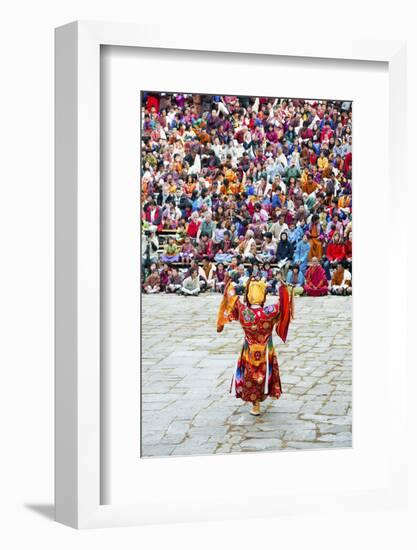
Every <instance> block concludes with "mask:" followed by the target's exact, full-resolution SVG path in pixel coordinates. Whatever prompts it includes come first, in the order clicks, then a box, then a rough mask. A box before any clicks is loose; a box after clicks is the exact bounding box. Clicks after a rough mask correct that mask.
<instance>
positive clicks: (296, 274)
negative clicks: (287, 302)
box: [287, 265, 305, 296]
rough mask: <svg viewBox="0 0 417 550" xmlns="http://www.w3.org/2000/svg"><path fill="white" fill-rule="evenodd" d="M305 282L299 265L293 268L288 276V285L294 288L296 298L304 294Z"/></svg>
mask: <svg viewBox="0 0 417 550" xmlns="http://www.w3.org/2000/svg"><path fill="white" fill-rule="evenodd" d="M304 281H305V279H304V275H303V274H302V272H301V271H300V268H299V267H298V265H294V266H292V268H291V269H290V270H289V271H288V274H287V283H288V284H290V285H292V286H293V287H294V288H293V294H294V295H295V296H301V295H302V294H304Z"/></svg>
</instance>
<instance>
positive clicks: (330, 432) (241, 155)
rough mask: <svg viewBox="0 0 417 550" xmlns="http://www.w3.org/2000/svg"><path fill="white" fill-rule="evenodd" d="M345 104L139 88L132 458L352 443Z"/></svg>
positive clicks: (348, 105)
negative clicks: (136, 399)
mask: <svg viewBox="0 0 417 550" xmlns="http://www.w3.org/2000/svg"><path fill="white" fill-rule="evenodd" d="M352 104H353V102H352V101H351V100H349V99H348V98H344V99H323V98H316V99H315V98H288V97H280V96H276V97H261V96H250V95H248V96H242V95H212V94H204V93H194V92H192V91H188V92H183V91H182V92H172V91H154V90H152V91H151V90H149V91H148V90H147V91H144V90H142V91H138V110H139V111H140V118H139V117H138V124H140V128H138V130H140V193H139V200H140V213H141V223H140V227H141V229H140V230H141V250H140V262H141V280H140V281H139V282H138V283H139V284H140V293H141V331H140V339H141V357H140V364H139V368H140V380H141V392H140V393H141V395H140V400H141V419H140V422H141V441H140V442H139V446H140V457H141V458H152V457H173V456H199V455H217V454H229V453H246V452H270V451H290V450H292V451H296V450H314V449H320V450H324V449H329V450H331V449H337V448H349V447H351V446H352V289H353V278H352V141H353V138H352V126H353V124H352V122H353V115H352Z"/></svg>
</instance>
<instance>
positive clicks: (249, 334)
mask: <svg viewBox="0 0 417 550" xmlns="http://www.w3.org/2000/svg"><path fill="white" fill-rule="evenodd" d="M291 309H292V296H290V294H289V292H288V289H287V287H285V286H282V285H281V286H280V288H279V303H277V304H274V305H268V306H263V307H261V306H259V307H256V306H246V305H244V304H242V302H240V300H239V297H238V296H237V295H236V293H235V290H234V287H233V285H232V284H231V283H230V282H229V283H228V284H227V286H226V288H225V292H224V297H223V301H222V303H221V305H220V310H219V316H218V320H217V331H218V332H221V331H222V330H223V327H224V325H225V324H226V323H229V322H231V321H233V320H236V321H239V322H240V324H241V326H242V329H243V331H244V333H245V338H244V342H243V346H242V350H241V352H240V355H239V358H238V361H237V366H236V371H235V374H234V377H233V379H232V387H234V388H235V391H236V397H237V398H238V399H243V401H251V402H255V401H263V400H264V399H266V398H267V397H268V396H269V397H273V398H275V399H279V397H280V396H281V394H282V386H281V379H280V375H279V367H278V359H277V355H276V353H275V348H274V344H273V341H272V331H273V330H274V328H275V330H276V332H277V334H278V336H279V337H280V338H281V339H282V341H283V342H285V341H286V339H287V333H288V327H289V323H290V318H291ZM267 371H268V374H267V376H268V378H267V379H266V373H267Z"/></svg>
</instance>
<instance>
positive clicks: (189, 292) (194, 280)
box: [181, 268, 200, 296]
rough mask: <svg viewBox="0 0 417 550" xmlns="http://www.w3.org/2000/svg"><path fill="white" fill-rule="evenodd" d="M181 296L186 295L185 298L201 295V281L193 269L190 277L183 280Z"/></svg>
mask: <svg viewBox="0 0 417 550" xmlns="http://www.w3.org/2000/svg"><path fill="white" fill-rule="evenodd" d="M181 294H184V296H198V295H199V294H200V280H199V278H198V273H197V270H196V269H194V268H193V269H191V271H190V276H189V277H187V278H186V279H184V280H183V282H182V287H181Z"/></svg>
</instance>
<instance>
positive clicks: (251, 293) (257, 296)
mask: <svg viewBox="0 0 417 550" xmlns="http://www.w3.org/2000/svg"><path fill="white" fill-rule="evenodd" d="M265 296H266V283H265V281H262V280H261V281H256V280H254V279H249V281H248V283H247V287H246V301H247V303H248V304H249V305H251V306H252V305H260V304H263V303H264V302H265Z"/></svg>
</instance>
